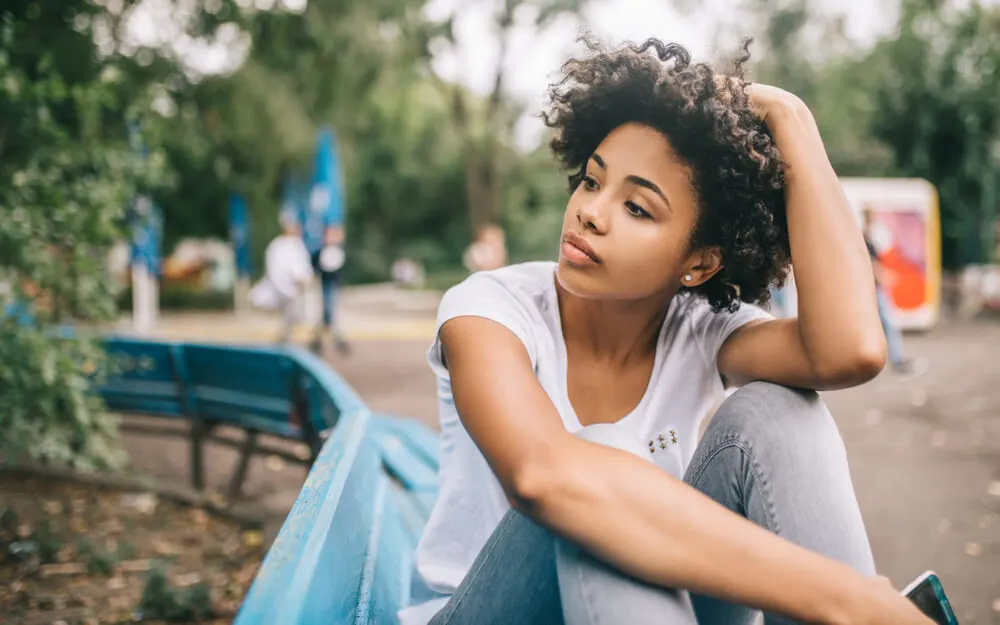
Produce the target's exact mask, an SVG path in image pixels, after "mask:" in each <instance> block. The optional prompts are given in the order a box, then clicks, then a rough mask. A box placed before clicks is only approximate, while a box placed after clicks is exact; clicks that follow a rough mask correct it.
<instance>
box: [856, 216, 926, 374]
mask: <svg viewBox="0 0 1000 625" xmlns="http://www.w3.org/2000/svg"><path fill="white" fill-rule="evenodd" d="M861 216H862V217H861V218H862V223H863V228H864V230H863V234H864V238H865V246H866V247H867V248H868V256H869V258H871V261H872V269H873V271H874V273H875V297H876V298H877V302H878V316H879V321H880V322H881V324H882V331H883V332H885V341H886V345H887V346H888V354H889V364H890V366H891V367H892V370H893V371H894V372H896V373H899V374H903V375H917V374H920V373H923V372H924V371H926V370H927V360H926V359H923V358H908V357H907V356H906V352H905V350H904V348H903V332H902V330H900V329H899V326H898V325H897V324H896V321H895V319H894V315H895V312H896V311H895V307H894V306H893V303H892V295H891V294H890V293H889V290H888V289H889V287H890V286H891V284H892V279H893V275H892V271H891V270H890V269H889V268H887V267H886V266H885V265H884V264H882V263H881V262H880V261H879V249H878V248H877V247H876V245H875V243H874V241H875V239H877V238H879V237H876V236H874V234H873V231H874V228H875V220H874V211H873V210H872V208H871V206H868V205H865V206H864V208H862V210H861Z"/></svg>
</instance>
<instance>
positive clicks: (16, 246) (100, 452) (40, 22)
mask: <svg viewBox="0 0 1000 625" xmlns="http://www.w3.org/2000/svg"><path fill="white" fill-rule="evenodd" d="M94 11H95V8H94V6H93V5H91V4H89V3H86V2H73V3H66V2H62V3H57V2H47V3H46V2H38V3H14V5H13V6H12V7H10V8H5V9H3V10H0V284H2V285H3V286H4V288H3V291H2V293H0V312H2V316H0V358H2V359H3V360H2V362H4V363H8V366H5V367H0V405H3V406H4V410H3V411H0V428H2V431H3V432H4V436H3V437H2V438H0V460H4V459H5V460H8V461H10V460H20V459H23V458H26V457H27V458H32V459H35V460H41V461H45V462H52V463H60V464H72V465H75V466H81V467H98V466H109V465H114V464H117V463H118V462H119V461H120V459H121V456H120V454H119V453H118V451H117V439H116V427H115V421H114V419H113V418H112V417H111V416H109V415H108V414H106V413H104V412H103V411H102V409H101V406H100V403H99V402H98V401H97V400H95V399H94V398H93V397H90V396H88V394H87V386H88V377H89V376H90V375H93V374H95V373H97V372H98V369H99V367H100V365H101V363H102V362H103V360H102V358H101V354H100V352H99V351H98V350H97V349H96V348H95V347H94V345H92V344H90V343H89V342H88V341H87V340H85V339H64V338H59V337H58V336H57V335H56V333H55V332H53V331H52V327H53V325H54V324H57V323H62V322H65V321H73V320H80V321H100V320H106V319H109V318H111V317H112V316H113V314H114V302H113V298H112V297H111V290H110V285H109V283H108V277H107V276H108V272H107V271H106V269H105V264H104V258H105V255H106V253H107V250H108V248H109V247H110V244H111V242H112V241H113V240H115V238H117V237H118V236H119V235H120V232H121V231H120V228H121V223H122V217H123V208H124V207H125V205H126V203H127V201H128V200H129V198H131V197H132V195H133V194H134V193H135V192H136V191H137V190H138V189H139V188H142V187H147V188H148V187H151V186H153V185H156V184H160V183H162V182H165V175H164V169H163V158H162V156H161V155H160V154H159V153H158V152H157V151H155V150H154V151H153V152H152V153H151V156H150V158H149V159H147V160H142V159H139V158H137V157H136V155H135V153H134V151H133V150H132V148H131V147H130V146H128V145H127V143H126V141H125V137H126V132H125V129H126V120H127V119H128V118H129V117H133V118H136V119H139V116H138V115H137V114H136V111H135V109H134V107H135V106H136V105H137V103H138V101H137V100H135V99H134V98H133V97H132V94H130V93H128V91H127V90H125V89H123V85H122V83H121V82H120V81H119V80H118V79H117V78H116V72H115V65H114V62H113V61H112V60H105V61H104V62H100V61H99V58H98V54H97V50H96V47H95V44H94V41H93V39H92V37H91V36H90V33H89V32H81V30H83V31H86V29H80V28H77V27H76V26H75V25H74V24H80V23H82V21H80V20H74V18H76V17H79V16H88V20H89V16H90V15H91V14H92V13H93V12H94ZM87 23H90V22H89V21H88V22H87ZM42 34H47V35H49V38H48V41H50V42H51V41H55V40H57V39H58V40H59V42H60V45H58V46H42V45H39V41H40V40H39V37H40V36H41V35H42ZM12 306H19V307H21V309H22V310H24V311H25V312H28V313H29V314H30V317H31V320H30V322H29V323H24V322H23V321H24V320H23V319H18V318H17V317H15V316H12V315H9V314H7V311H8V310H10V308H11V307H12ZM13 363H16V365H14V366H11V365H12V364H13Z"/></svg>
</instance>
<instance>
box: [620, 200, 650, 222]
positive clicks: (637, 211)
mask: <svg viewBox="0 0 1000 625" xmlns="http://www.w3.org/2000/svg"><path fill="white" fill-rule="evenodd" d="M625 210H627V211H628V214H629V215H632V216H633V217H638V218H641V219H649V217H650V214H649V213H647V212H646V211H645V210H644V209H643V208H642V207H641V206H639V205H638V204H636V203H635V202H625Z"/></svg>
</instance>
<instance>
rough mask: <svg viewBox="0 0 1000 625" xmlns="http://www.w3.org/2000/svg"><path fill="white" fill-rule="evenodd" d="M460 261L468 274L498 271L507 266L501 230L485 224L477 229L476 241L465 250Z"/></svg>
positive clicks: (495, 225) (496, 226)
mask: <svg viewBox="0 0 1000 625" xmlns="http://www.w3.org/2000/svg"><path fill="white" fill-rule="evenodd" d="M462 261H463V263H464V264H465V268H466V269H467V270H468V271H469V273H476V272H477V271H490V270H493V269H499V268H500V267H503V266H505V265H506V264H507V242H506V237H505V236H504V232H503V228H501V227H500V226H498V225H497V224H487V225H485V226H483V227H481V228H479V230H478V232H477V233H476V239H475V240H474V241H473V242H472V243H471V244H470V245H469V247H467V248H466V250H465V254H464V255H463V256H462Z"/></svg>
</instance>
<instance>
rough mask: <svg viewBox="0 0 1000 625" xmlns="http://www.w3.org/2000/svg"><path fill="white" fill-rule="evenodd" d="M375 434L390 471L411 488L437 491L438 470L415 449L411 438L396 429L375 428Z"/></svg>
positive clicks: (383, 458)
mask: <svg viewBox="0 0 1000 625" xmlns="http://www.w3.org/2000/svg"><path fill="white" fill-rule="evenodd" d="M372 434H373V436H374V437H375V440H376V442H377V443H378V446H379V449H380V450H381V451H382V460H383V462H385V465H386V468H387V469H388V470H389V472H390V473H391V474H392V475H393V477H395V478H396V479H398V480H399V481H400V482H402V483H403V485H404V486H406V487H407V488H408V489H410V490H414V491H417V490H419V491H436V490H437V471H436V467H435V466H430V465H429V464H428V463H427V460H426V458H425V457H424V456H423V455H421V454H420V453H418V452H417V451H415V450H414V449H413V447H412V446H411V444H412V443H411V442H410V440H408V439H406V438H403V437H401V436H400V435H399V434H398V433H397V431H396V430H391V429H390V430H386V429H383V428H378V427H376V428H374V431H373V433H372Z"/></svg>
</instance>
